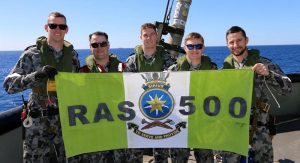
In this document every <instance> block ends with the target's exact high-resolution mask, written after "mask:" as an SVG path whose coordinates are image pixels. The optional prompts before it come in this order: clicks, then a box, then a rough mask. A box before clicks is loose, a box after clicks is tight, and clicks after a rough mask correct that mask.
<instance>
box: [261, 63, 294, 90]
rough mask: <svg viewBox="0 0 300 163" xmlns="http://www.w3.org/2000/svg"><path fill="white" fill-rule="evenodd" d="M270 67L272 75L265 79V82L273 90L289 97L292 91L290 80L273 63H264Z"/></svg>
mask: <svg viewBox="0 0 300 163" xmlns="http://www.w3.org/2000/svg"><path fill="white" fill-rule="evenodd" d="M263 63H264V64H265V65H266V66H267V67H268V69H269V72H270V75H269V76H267V77H265V80H266V82H267V84H268V85H269V86H271V87H272V88H273V90H275V91H276V92H277V93H278V94H280V95H287V94H289V93H291V91H292V82H291V80H290V78H288V77H287V76H286V75H285V74H284V73H283V71H282V70H281V68H280V67H279V66H278V65H277V64H274V63H272V62H270V61H269V62H268V61H263Z"/></svg>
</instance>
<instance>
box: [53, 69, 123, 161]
mask: <svg viewBox="0 0 300 163" xmlns="http://www.w3.org/2000/svg"><path fill="white" fill-rule="evenodd" d="M55 80H56V85H57V88H58V89H57V96H58V99H59V109H60V110H59V113H60V119H61V124H62V131H63V139H64V144H65V148H66V155H67V157H71V156H74V155H78V154H81V153H85V152H94V151H103V150H109V149H119V148H127V133H126V132H127V129H126V123H125V121H121V120H120V119H119V118H118V117H117V115H118V114H120V112H119V110H118V104H119V102H120V101H124V92H123V90H124V88H123V77H122V74H101V75H99V74H92V73H91V74H74V73H61V72H60V73H59V74H58V75H57V76H56V78H55ZM104 103H105V104H106V105H105V104H104ZM72 115H73V116H72ZM74 119H75V121H72V120H74ZM80 120H81V121H80ZM109 120H111V121H113V123H111V121H109ZM100 122H101V123H100Z"/></svg>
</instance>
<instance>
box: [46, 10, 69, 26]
mask: <svg viewBox="0 0 300 163" xmlns="http://www.w3.org/2000/svg"><path fill="white" fill-rule="evenodd" d="M51 16H53V17H55V18H64V19H65V23H66V24H67V18H66V17H65V15H64V14H62V13H60V12H51V13H50V14H49V15H48V21H49V18H50V17H51Z"/></svg>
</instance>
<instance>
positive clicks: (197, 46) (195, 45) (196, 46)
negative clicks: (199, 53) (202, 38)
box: [186, 44, 203, 50]
mask: <svg viewBox="0 0 300 163" xmlns="http://www.w3.org/2000/svg"><path fill="white" fill-rule="evenodd" d="M186 47H187V48H188V49H189V50H193V49H194V48H196V49H202V48H203V44H187V45H186Z"/></svg>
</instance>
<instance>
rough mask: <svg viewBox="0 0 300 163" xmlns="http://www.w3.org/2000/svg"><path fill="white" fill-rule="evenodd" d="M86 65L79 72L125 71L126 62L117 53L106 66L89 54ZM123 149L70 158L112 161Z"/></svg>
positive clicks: (84, 162) (84, 161)
mask: <svg viewBox="0 0 300 163" xmlns="http://www.w3.org/2000/svg"><path fill="white" fill-rule="evenodd" d="M85 61H86V65H84V66H82V67H81V68H80V70H79V72H82V73H106V72H123V70H124V68H125V64H124V63H122V62H121V61H119V59H118V58H117V57H116V56H115V55H110V56H109V63H108V64H107V65H106V66H105V67H101V66H99V65H97V64H96V63H95V61H94V56H93V55H89V56H88V57H87V58H86V59H85ZM119 151H121V150H109V151H101V152H93V153H87V154H82V155H78V156H74V157H71V158H69V159H68V162H69V163H79V162H82V163H100V162H101V163H112V162H117V161H115V160H114V158H113V157H114V152H116V153H117V154H118V153H119Z"/></svg>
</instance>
